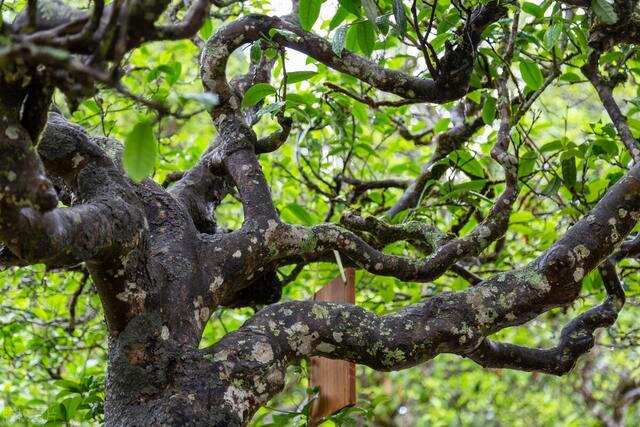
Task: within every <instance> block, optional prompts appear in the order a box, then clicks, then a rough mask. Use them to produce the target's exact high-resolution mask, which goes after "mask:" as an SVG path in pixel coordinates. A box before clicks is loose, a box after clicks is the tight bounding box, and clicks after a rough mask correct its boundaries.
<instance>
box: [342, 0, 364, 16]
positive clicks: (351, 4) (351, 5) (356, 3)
mask: <svg viewBox="0 0 640 427" xmlns="http://www.w3.org/2000/svg"><path fill="white" fill-rule="evenodd" d="M339 3H340V5H341V6H342V7H344V8H345V9H346V10H348V11H349V12H351V13H353V14H354V15H356V16H360V8H361V5H362V2H361V1H360V0H339Z"/></svg>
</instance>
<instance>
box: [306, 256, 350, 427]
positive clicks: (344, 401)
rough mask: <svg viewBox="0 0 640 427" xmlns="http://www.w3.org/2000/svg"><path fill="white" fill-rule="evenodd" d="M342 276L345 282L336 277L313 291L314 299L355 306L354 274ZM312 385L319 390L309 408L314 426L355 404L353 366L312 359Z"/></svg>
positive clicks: (341, 361)
mask: <svg viewBox="0 0 640 427" xmlns="http://www.w3.org/2000/svg"><path fill="white" fill-rule="evenodd" d="M345 275H346V277H347V281H346V283H345V282H343V281H342V277H337V278H335V279H333V280H332V281H331V282H329V283H328V284H327V285H326V286H324V287H323V288H322V289H320V290H319V291H318V292H316V294H315V295H314V298H313V299H314V300H315V301H331V302H341V303H349V304H354V303H355V302H356V294H355V276H356V272H355V270H354V269H352V268H347V269H345ZM311 386H312V387H320V393H319V396H318V399H316V401H315V402H314V403H313V406H312V408H311V425H312V426H316V425H318V422H319V421H320V420H321V419H322V418H323V417H326V416H329V415H332V414H335V413H336V412H338V411H339V410H341V409H343V408H346V407H347V406H353V405H355V404H356V365H355V363H351V362H345V361H343V360H333V359H327V358H324V357H312V358H311Z"/></svg>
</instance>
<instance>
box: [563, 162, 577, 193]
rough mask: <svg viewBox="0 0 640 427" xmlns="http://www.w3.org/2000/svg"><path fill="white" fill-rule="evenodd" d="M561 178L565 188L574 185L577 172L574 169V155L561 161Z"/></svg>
mask: <svg viewBox="0 0 640 427" xmlns="http://www.w3.org/2000/svg"><path fill="white" fill-rule="evenodd" d="M561 166H562V179H563V181H564V185H566V186H567V188H573V187H575V185H576V181H577V179H578V178H577V177H578V172H577V169H576V158H575V157H574V156H571V157H567V158H566V159H564V160H563V161H562V163H561Z"/></svg>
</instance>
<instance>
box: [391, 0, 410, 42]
mask: <svg viewBox="0 0 640 427" xmlns="http://www.w3.org/2000/svg"><path fill="white" fill-rule="evenodd" d="M393 17H394V18H395V20H396V25H397V28H398V34H400V37H403V38H404V36H405V35H406V34H407V16H406V15H405V14H404V5H403V4H402V0H393Z"/></svg>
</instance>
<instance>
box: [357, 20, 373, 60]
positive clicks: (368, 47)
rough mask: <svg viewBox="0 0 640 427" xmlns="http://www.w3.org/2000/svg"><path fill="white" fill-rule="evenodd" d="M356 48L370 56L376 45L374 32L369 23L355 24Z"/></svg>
mask: <svg viewBox="0 0 640 427" xmlns="http://www.w3.org/2000/svg"><path fill="white" fill-rule="evenodd" d="M356 35H357V38H358V47H359V48H360V50H361V51H362V53H364V54H365V55H367V56H371V54H372V53H373V49H374V47H375V45H376V30H375V28H374V27H373V24H372V23H371V22H369V21H364V22H359V23H358V24H356Z"/></svg>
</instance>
